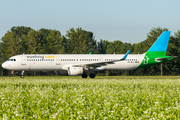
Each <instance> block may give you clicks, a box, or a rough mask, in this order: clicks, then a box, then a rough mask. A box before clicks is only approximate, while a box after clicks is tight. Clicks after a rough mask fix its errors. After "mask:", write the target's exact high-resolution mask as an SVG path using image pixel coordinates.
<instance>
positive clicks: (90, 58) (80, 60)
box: [2, 54, 144, 71]
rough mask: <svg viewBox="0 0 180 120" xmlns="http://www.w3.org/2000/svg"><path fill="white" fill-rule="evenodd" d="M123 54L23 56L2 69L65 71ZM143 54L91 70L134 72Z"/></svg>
mask: <svg viewBox="0 0 180 120" xmlns="http://www.w3.org/2000/svg"><path fill="white" fill-rule="evenodd" d="M123 56H124V54H105V55H103V54H91V55H90V54H24V55H16V56H13V57H11V58H10V60H9V61H6V62H4V63H3V65H2V66H3V68H6V69H9V70H17V71H39V70H49V71H53V70H67V69H68V67H69V66H72V65H83V64H88V63H91V64H92V63H94V64H96V63H100V62H104V61H113V60H117V59H120V58H122V57H123ZM143 58H144V54H138V55H137V54H129V55H128V56H127V58H126V59H125V60H123V61H117V62H114V63H113V64H106V65H102V66H100V67H96V68H94V69H92V70H93V71H98V70H134V69H136V68H137V67H138V66H139V65H140V64H141V62H142V60H143Z"/></svg>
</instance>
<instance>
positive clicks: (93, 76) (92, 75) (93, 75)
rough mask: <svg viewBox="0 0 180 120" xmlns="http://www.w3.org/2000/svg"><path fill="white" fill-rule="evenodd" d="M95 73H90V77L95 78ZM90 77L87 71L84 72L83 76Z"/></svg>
mask: <svg viewBox="0 0 180 120" xmlns="http://www.w3.org/2000/svg"><path fill="white" fill-rule="evenodd" d="M95 76H96V75H95V74H93V73H91V74H90V75H89V77H90V78H95ZM87 77H88V75H87V74H86V73H84V74H82V78H87Z"/></svg>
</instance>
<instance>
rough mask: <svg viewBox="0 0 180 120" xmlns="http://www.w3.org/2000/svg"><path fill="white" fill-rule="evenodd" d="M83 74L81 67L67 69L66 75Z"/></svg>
mask: <svg viewBox="0 0 180 120" xmlns="http://www.w3.org/2000/svg"><path fill="white" fill-rule="evenodd" d="M81 74H83V68H82V67H68V75H81Z"/></svg>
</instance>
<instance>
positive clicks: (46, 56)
mask: <svg viewBox="0 0 180 120" xmlns="http://www.w3.org/2000/svg"><path fill="white" fill-rule="evenodd" d="M26 57H27V58H41V59H44V58H55V56H53V55H42V56H36V55H32V56H26Z"/></svg>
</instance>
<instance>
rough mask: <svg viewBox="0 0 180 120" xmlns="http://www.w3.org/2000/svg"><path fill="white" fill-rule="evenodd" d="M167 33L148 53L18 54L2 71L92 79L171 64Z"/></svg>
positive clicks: (168, 35) (162, 35) (168, 33)
mask: <svg viewBox="0 0 180 120" xmlns="http://www.w3.org/2000/svg"><path fill="white" fill-rule="evenodd" d="M170 33H171V32H170V31H164V32H163V33H162V34H161V35H160V37H159V38H158V39H157V40H156V41H155V42H154V44H153V45H152V46H151V47H150V49H149V50H148V51H147V52H145V53H143V54H129V52H130V50H128V51H127V53H126V54H22V55H16V56H12V57H10V58H9V59H8V60H7V61H5V62H4V63H3V64H2V67H3V68H4V69H8V70H13V71H22V72H21V75H20V77H21V78H24V72H25V71H59V74H60V75H81V76H82V78H87V77H88V73H90V74H89V77H90V78H95V72H97V71H103V70H135V69H139V68H143V67H149V66H151V65H156V64H160V63H164V62H167V61H169V60H173V59H174V58H176V56H166V51H167V47H168V43H169V38H170Z"/></svg>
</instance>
